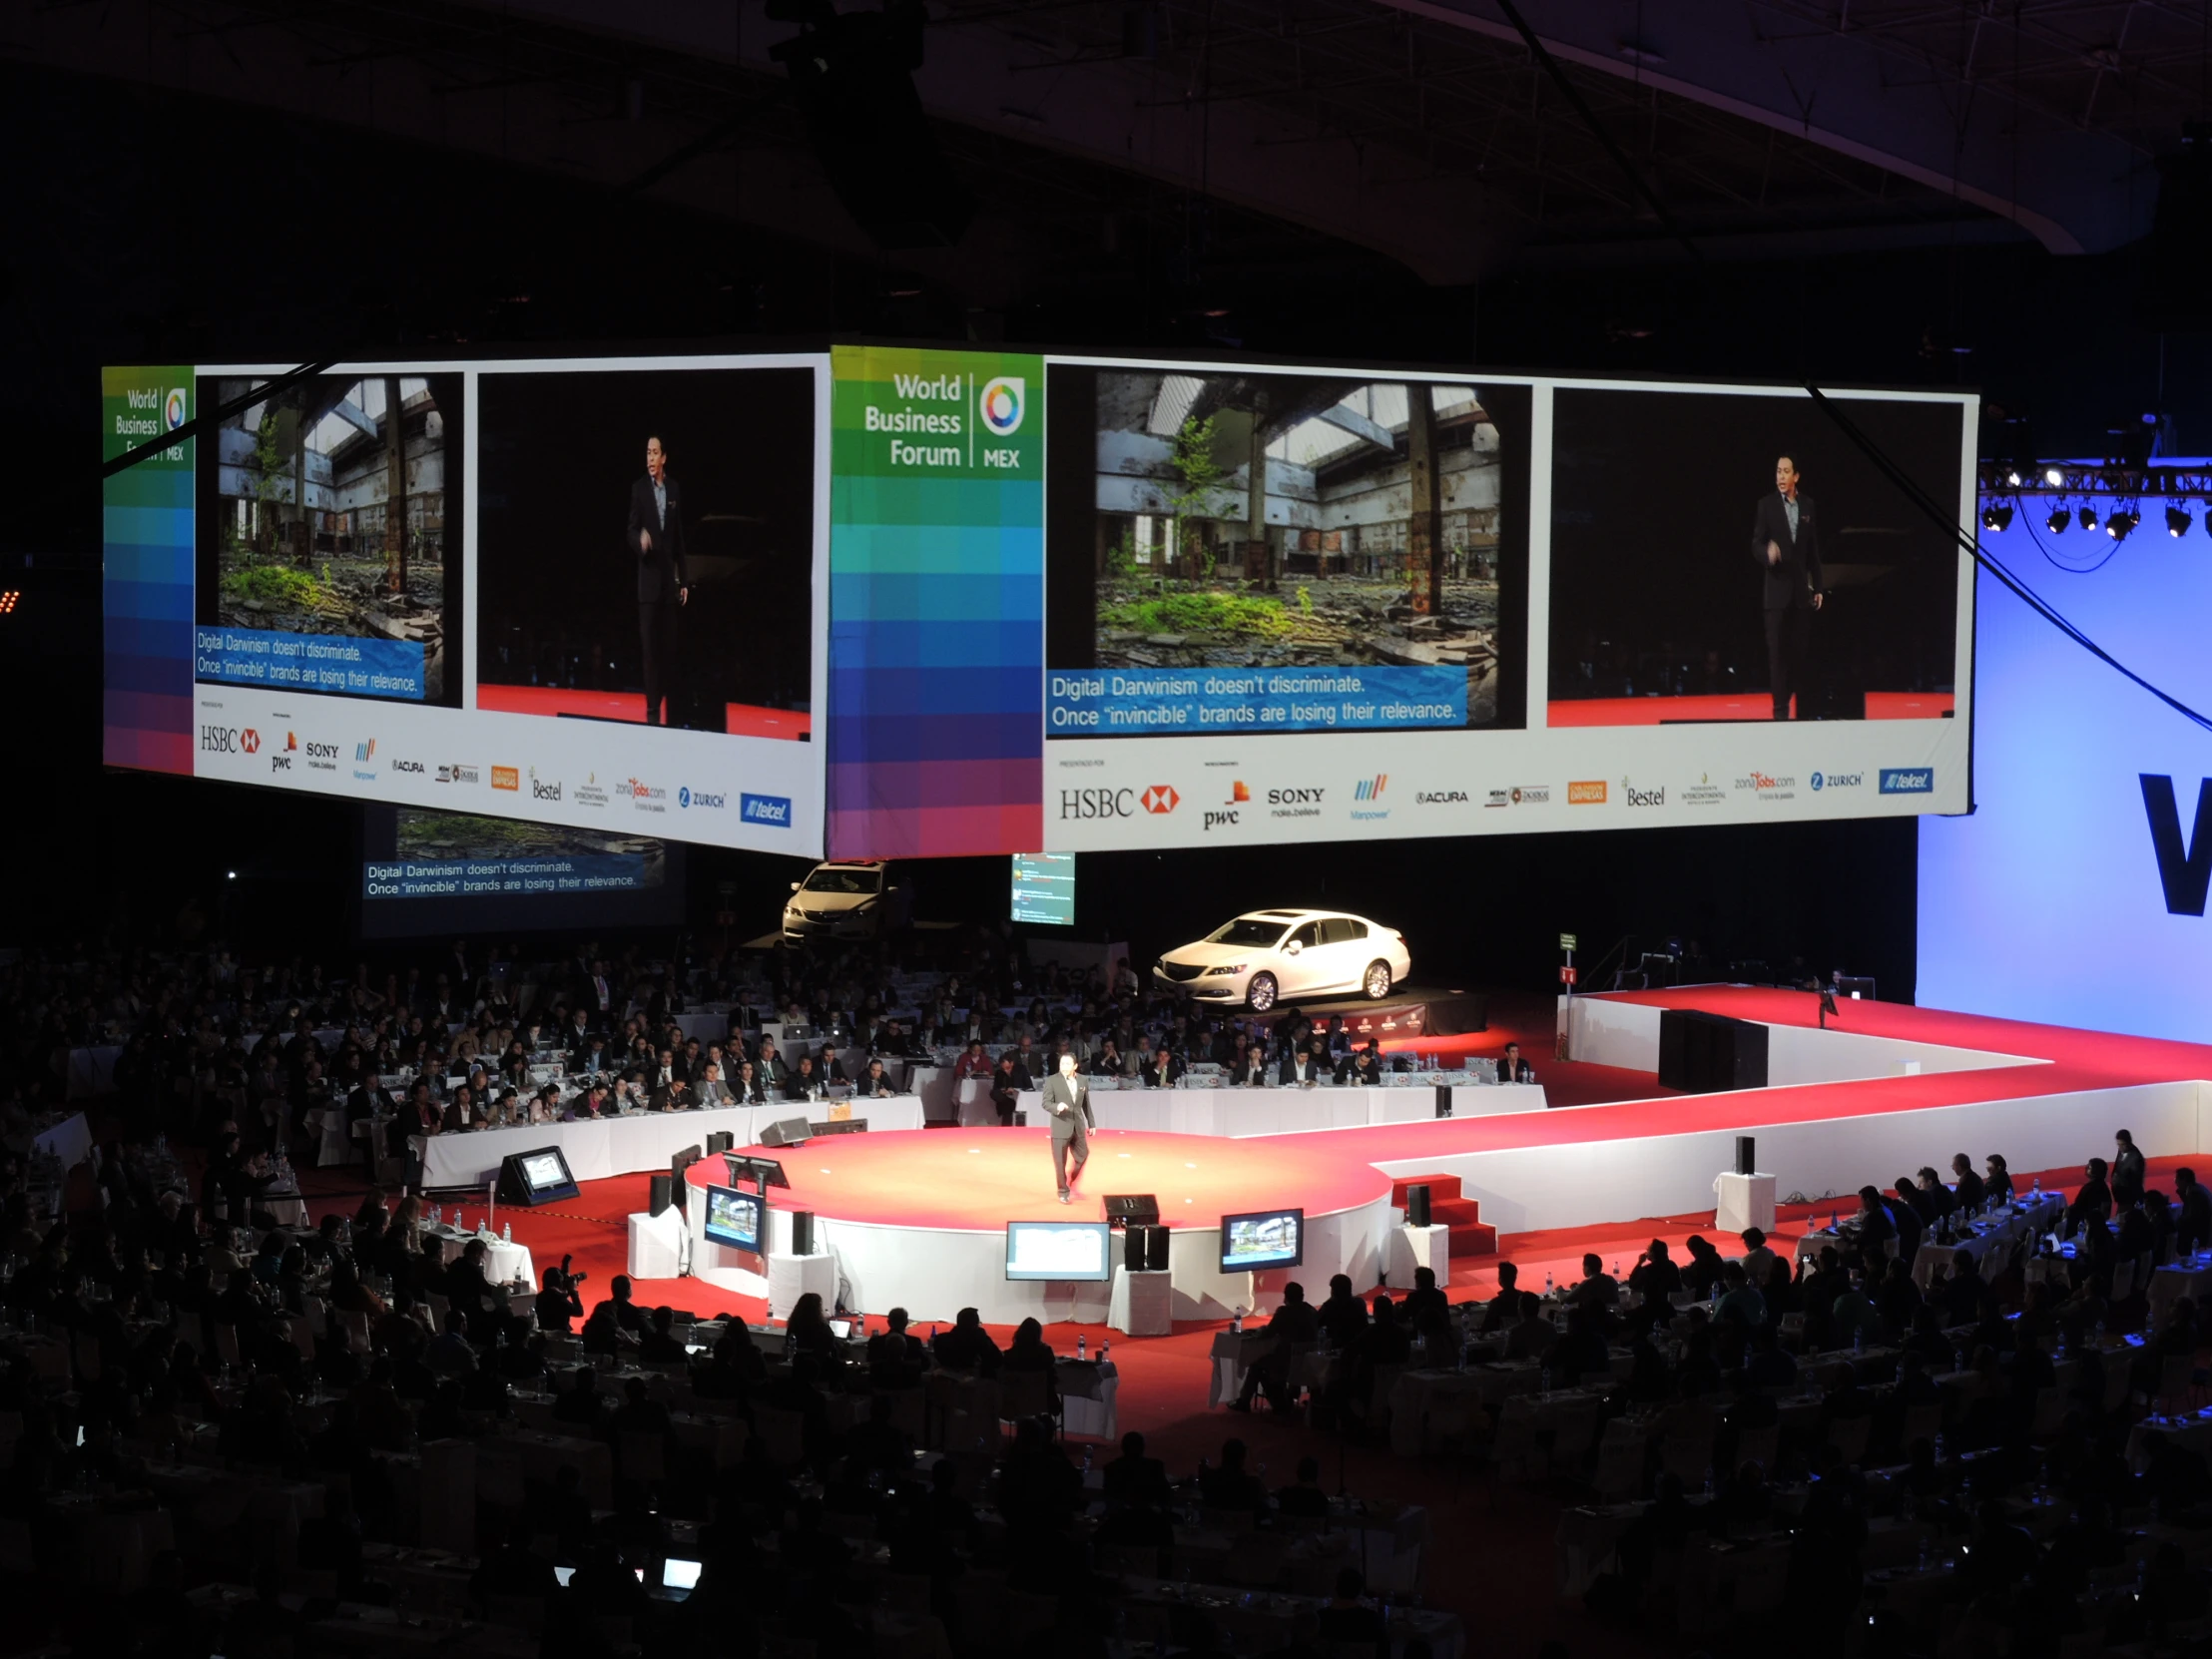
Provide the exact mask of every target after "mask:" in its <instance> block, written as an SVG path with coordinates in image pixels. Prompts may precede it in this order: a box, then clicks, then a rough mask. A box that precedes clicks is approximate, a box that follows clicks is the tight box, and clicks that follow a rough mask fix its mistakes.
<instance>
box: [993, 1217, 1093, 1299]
mask: <svg viewBox="0 0 2212 1659" xmlns="http://www.w3.org/2000/svg"><path fill="white" fill-rule="evenodd" d="M1108 1241H1109V1233H1108V1229H1107V1226H1106V1224H1105V1223H1104V1222H1102V1221H1099V1222H1080V1221H1078V1222H1068V1221H1010V1222H1008V1223H1007V1224H1006V1277H1007V1278H1008V1279H1059V1280H1078V1281H1090V1282H1094V1283H1099V1284H1103V1283H1104V1282H1105V1281H1107V1280H1108V1279H1111V1278H1112V1277H1113V1257H1112V1255H1111V1254H1110V1253H1109V1243H1108Z"/></svg>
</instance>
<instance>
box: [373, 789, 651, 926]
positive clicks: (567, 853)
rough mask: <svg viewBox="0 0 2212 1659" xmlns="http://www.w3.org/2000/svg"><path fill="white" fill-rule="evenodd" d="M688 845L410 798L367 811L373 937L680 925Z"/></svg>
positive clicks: (647, 836)
mask: <svg viewBox="0 0 2212 1659" xmlns="http://www.w3.org/2000/svg"><path fill="white" fill-rule="evenodd" d="M683 871H684V846H683V843H682V842H680V841H676V842H671V841H666V840H663V839H661V838H660V837H658V836H655V835H633V834H625V833H621V832H618V831H614V830H579V829H576V828H573V827H571V826H567V825H558V824H537V823H532V822H530V821H528V820H526V819H504V818H483V817H479V816H478V815H476V814H473V813H436V812H424V811H421V810H419V809H416V808H412V807H397V808H394V807H381V806H371V807H365V808H363V809H362V810H361V886H360V907H361V932H362V936H363V937H366V938H417V937H423V936H427V935H442V934H453V933H492V932H498V933H531V932H554V931H566V930H571V929H576V928H590V927H601V926H651V925H655V924H659V925H674V924H675V923H677V922H679V921H681V920H682V919H683V914H684V875H683Z"/></svg>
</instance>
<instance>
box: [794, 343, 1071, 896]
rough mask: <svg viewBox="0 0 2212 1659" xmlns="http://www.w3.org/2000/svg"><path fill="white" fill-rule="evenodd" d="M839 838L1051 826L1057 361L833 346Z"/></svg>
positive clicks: (834, 742)
mask: <svg viewBox="0 0 2212 1659" xmlns="http://www.w3.org/2000/svg"><path fill="white" fill-rule="evenodd" d="M831 375H832V382H833V393H832V397H831V403H830V420H831V432H830V457H831V484H830V722H829V740H830V753H829V769H830V777H829V804H828V806H829V811H828V830H829V833H828V841H829V853H830V857H832V858H862V857H871V858H888V857H917V856H945V855H955V854H969V853H1009V852H1033V851H1035V850H1036V849H1037V848H1038V847H1039V846H1041V845H1042V844H1043V842H1044V810H1043V807H1042V806H1041V804H1040V803H1041V801H1042V799H1043V785H1044V755H1043V727H1042V722H1041V721H1040V720H1039V718H1038V709H1039V707H1040V700H1041V698H1042V695H1043V683H1044V359H1043V358H1042V357H1039V356H1035V355H1031V354H1026V353H1018V352H1009V353H1000V352H975V351H927V350H918V349H913V348H906V347H886V346H839V347H837V348H836V350H835V351H834V352H833V353H832V359H831Z"/></svg>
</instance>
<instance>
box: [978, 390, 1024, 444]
mask: <svg viewBox="0 0 2212 1659" xmlns="http://www.w3.org/2000/svg"><path fill="white" fill-rule="evenodd" d="M1027 391H1028V385H1027V383H1026V382H1025V381H1024V380H1023V379H1022V377H1021V376H1020V375H1018V374H1001V375H998V376H996V377H995V378H993V379H989V380H986V381H984V382H983V389H982V391H981V392H979V393H978V394H977V395H976V409H977V412H978V413H980V414H981V415H982V417H983V426H984V429H985V430H987V431H988V432H989V433H990V434H991V435H992V436H993V437H1000V438H1010V437H1012V436H1013V435H1014V434H1015V433H1016V432H1018V431H1020V430H1021V417H1022V414H1023V413H1024V411H1025V410H1026V408H1027V407H1028V397H1027V395H1026V393H1027Z"/></svg>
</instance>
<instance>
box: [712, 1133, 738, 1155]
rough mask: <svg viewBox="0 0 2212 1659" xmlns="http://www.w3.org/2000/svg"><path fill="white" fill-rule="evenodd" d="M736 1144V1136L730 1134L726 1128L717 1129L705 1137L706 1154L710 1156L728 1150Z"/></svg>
mask: <svg viewBox="0 0 2212 1659" xmlns="http://www.w3.org/2000/svg"><path fill="white" fill-rule="evenodd" d="M737 1144H738V1138H737V1136H735V1135H733V1134H731V1133H730V1131H729V1130H727V1129H717V1130H716V1131H715V1132H714V1133H713V1134H712V1135H709V1136H708V1137H707V1155H708V1156H709V1157H710V1158H711V1157H713V1156H714V1155H715V1154H716V1153H718V1152H728V1151H729V1150H730V1149H731V1148H732V1147H734V1146H736V1145H737Z"/></svg>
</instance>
